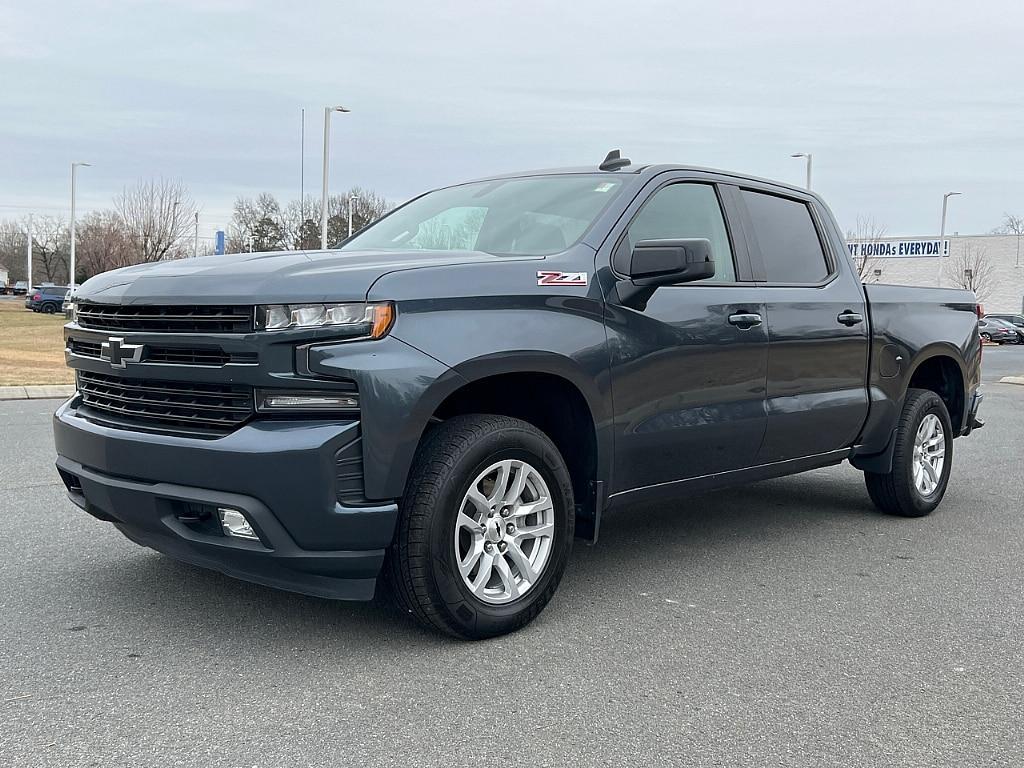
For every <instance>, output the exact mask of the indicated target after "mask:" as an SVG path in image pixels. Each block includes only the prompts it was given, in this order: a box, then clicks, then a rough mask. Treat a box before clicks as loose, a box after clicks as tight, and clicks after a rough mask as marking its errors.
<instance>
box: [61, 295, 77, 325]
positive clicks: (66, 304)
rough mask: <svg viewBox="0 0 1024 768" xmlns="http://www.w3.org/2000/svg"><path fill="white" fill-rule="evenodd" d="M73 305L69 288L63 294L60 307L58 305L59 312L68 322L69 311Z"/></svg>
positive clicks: (69, 317) (72, 296) (72, 297)
mask: <svg viewBox="0 0 1024 768" xmlns="http://www.w3.org/2000/svg"><path fill="white" fill-rule="evenodd" d="M73 305H74V291H72V290H71V289H70V288H69V289H68V290H67V292H66V293H65V294H64V301H63V302H61V305H60V311H61V312H63V313H64V316H65V317H66V318H68V319H69V320H70V319H71V309H72V306H73Z"/></svg>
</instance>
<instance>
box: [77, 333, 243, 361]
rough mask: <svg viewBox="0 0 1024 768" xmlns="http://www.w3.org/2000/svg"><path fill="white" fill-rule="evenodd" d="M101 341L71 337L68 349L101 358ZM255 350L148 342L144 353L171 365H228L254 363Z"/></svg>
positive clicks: (78, 353) (146, 356) (144, 358)
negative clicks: (232, 350) (170, 345)
mask: <svg viewBox="0 0 1024 768" xmlns="http://www.w3.org/2000/svg"><path fill="white" fill-rule="evenodd" d="M101 344H102V342H99V341H88V340H86V339H70V340H69V341H68V351H69V352H71V353H72V354H75V355H78V356H79V357H89V358H93V359H95V360H99V359H100V345H101ZM256 360H257V357H256V353H255V352H225V351H224V350H223V349H219V348H217V347H168V346H161V345H158V344H146V345H145V349H144V351H143V354H142V360H141V362H143V363H167V364H169V365H213V366H217V365H227V364H228V363H243V364H250V365H251V364H253V363H255V362H256Z"/></svg>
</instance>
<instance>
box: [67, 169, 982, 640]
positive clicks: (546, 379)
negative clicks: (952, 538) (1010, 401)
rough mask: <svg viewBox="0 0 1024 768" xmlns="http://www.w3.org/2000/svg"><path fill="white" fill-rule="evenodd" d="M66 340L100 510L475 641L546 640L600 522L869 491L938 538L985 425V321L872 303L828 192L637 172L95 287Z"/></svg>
mask: <svg viewBox="0 0 1024 768" xmlns="http://www.w3.org/2000/svg"><path fill="white" fill-rule="evenodd" d="M65 336H66V339H67V359H68V364H69V365H70V366H71V367H72V368H74V369H75V372H76V376H77V389H78V392H77V394H76V395H75V396H74V397H73V398H72V399H70V400H69V401H68V402H66V403H64V404H63V405H62V406H61V407H60V408H59V410H58V411H57V412H56V414H55V416H54V432H55V438H56V450H57V454H58V456H57V468H58V470H59V472H60V476H61V478H62V479H63V482H64V483H65V485H66V486H67V489H68V493H69V496H70V498H71V499H72V500H73V501H74V502H75V503H76V504H77V505H79V506H80V507H82V508H83V509H85V510H86V511H87V512H88V513H89V514H91V515H93V516H94V517H97V518H99V519H100V520H105V521H109V522H112V523H113V524H114V525H116V527H117V529H118V530H119V531H121V532H122V533H124V534H125V535H126V536H127V537H128V538H129V539H131V540H132V541H134V542H136V543H138V544H141V545H144V546H148V547H152V548H153V549H156V550H158V551H160V552H164V553H166V554H168V555H171V556H173V557H176V558H179V559H181V560H185V561H187V562H190V563H195V564H198V565H202V566H205V567H208V568H214V569H217V570H220V571H222V572H224V573H227V574H229V575H231V576H234V577H237V578H241V579H247V580H251V581H255V582H258V583H260V584H264V585H270V586H275V587H280V588H283V589H290V590H294V591H297V592H302V593H306V594H311V595H317V596H320V597H328V598H337V599H358V600H365V599H369V598H370V597H372V596H373V594H374V590H375V588H376V585H377V579H378V576H383V577H384V578H386V579H387V580H388V581H390V583H391V586H392V589H393V591H394V594H395V595H396V597H397V600H398V601H399V603H400V604H401V605H402V606H403V607H404V609H405V610H406V611H407V612H408V613H409V614H411V615H412V616H414V617H415V618H417V619H418V620H419V621H421V622H423V623H424V624H425V625H427V626H429V627H433V628H435V629H437V630H440V631H443V632H447V633H451V634H453V635H457V636H460V637H465V638H481V637H489V636H493V635H498V634H501V633H505V632H510V631H512V630H515V629H517V628H519V627H522V626H523V625H525V624H526V623H528V622H529V621H531V620H532V619H533V618H534V617H535V616H536V615H537V614H538V613H539V612H540V611H541V610H542V609H543V608H544V606H545V604H546V603H547V602H548V601H549V600H550V598H551V597H552V595H553V594H554V593H555V590H556V587H557V586H558V583H559V581H560V579H561V577H562V574H563V572H564V570H565V568H566V565H567V563H568V560H569V554H570V550H571V547H572V543H573V539H574V537H578V538H580V539H583V540H585V541H587V542H590V543H594V542H596V541H597V538H598V533H599V530H600V521H601V517H602V515H603V514H604V512H606V511H607V510H608V509H611V508H614V507H619V506H625V505H627V504H631V503H637V502H648V501H652V500H659V499H661V500H666V499H679V498H680V497H684V496H686V495H687V494H695V493H702V492H705V491H707V490H710V489H714V488H721V487H725V486H730V485H735V484H737V483H745V482H750V481H754V480H762V479H764V478H769V477H777V476H781V475H788V474H792V473H796V472H803V471H805V470H810V469H816V468H819V467H824V466H828V465H833V464H837V463H840V462H842V461H844V460H849V461H850V462H851V463H852V464H853V465H854V466H855V467H857V468H859V469H861V470H863V471H864V474H865V481H866V485H867V491H868V494H869V495H870V497H871V499H872V500H873V501H874V503H875V505H876V506H877V507H878V508H880V509H881V510H883V511H885V512H888V513H892V514H896V515H903V516H912V517H915V516H921V515H927V514H928V513H930V512H931V511H932V510H934V509H935V508H936V507H937V506H938V505H939V503H940V501H941V500H942V497H943V494H944V493H945V490H946V485H947V483H948V482H949V477H950V468H951V465H952V458H953V454H952V441H953V439H954V438H957V437H960V436H962V435H967V434H970V433H971V431H972V430H974V429H976V428H977V427H979V426H981V422H980V421H979V419H978V418H977V411H978V406H979V403H980V402H981V399H982V395H981V393H980V391H979V386H980V370H979V369H980V362H981V344H980V341H979V336H978V318H977V314H976V299H975V297H974V295H973V294H972V293H970V292H968V291H961V290H952V289H939V288H909V287H903V286H890V285H879V284H870V285H862V284H861V282H860V280H859V279H858V277H857V271H856V270H855V269H854V268H853V265H852V263H851V261H850V259H849V256H848V254H847V248H846V244H845V242H844V239H843V234H842V231H841V230H840V228H839V226H838V225H837V223H836V221H835V219H834V218H833V216H832V214H831V212H830V211H829V209H828V207H827V206H826V205H825V202H824V201H823V200H822V199H821V198H820V197H819V196H818V195H817V194H815V193H813V192H809V191H807V190H805V189H798V188H796V187H791V186H788V185H784V184H779V183H775V182H770V181H764V180H761V179H756V178H751V177H748V176H743V175H739V174H735V173H726V172H719V171H710V170H706V169H697V168H691V167H684V166H673V165H660V166H640V167H632V166H630V165H629V161H628V160H624V159H621V158H619V157H618V156H617V153H611V154H609V157H608V158H606V159H605V161H604V162H603V163H602V164H601V165H600V166H599V167H588V168H580V169H575V170H569V171H565V170H559V171H540V172H532V173H520V174H515V175H511V176H500V177H494V178H489V179H485V180H482V181H476V182H470V183H466V184H459V185H455V186H451V187H447V188H444V189H439V190H435V191H433V192H428V193H427V194H424V195H422V196H420V197H417V198H415V199H414V200H412V201H410V202H408V203H406V204H405V205H404V206H402V207H400V208H398V209H396V210H395V211H393V212H391V213H390V214H388V215H387V216H385V217H384V218H382V219H380V220H379V221H377V222H376V223H374V224H372V225H370V226H369V227H367V228H365V229H364V230H362V231H361V232H359V233H357V234H356V235H354V236H352V237H351V238H349V239H347V240H346V241H344V243H343V244H342V245H341V246H340V247H339V248H338V249H336V250H327V251H322V252H319V253H308V252H298V253H297V252H294V251H292V252H283V253H279V254H274V255H269V254H266V253H260V254H247V253H241V254H234V255H229V256H216V257H210V258H199V259H191V260H187V261H173V262H160V263H155V264H147V265H139V266H134V267H128V268H125V269H120V270H115V271H112V272H107V273H104V274H101V275H97V276H96V277H93V278H92V279H90V280H88V281H87V282H86V283H84V284H83V285H81V286H80V287H79V288H78V290H77V292H76V296H75V310H74V320H73V321H72V322H71V323H69V324H68V325H67V326H66V328H65ZM79 544H80V546H81V547H88V546H89V543H88V541H84V540H83V541H81V542H79ZM612 546H614V544H613V545H612ZM622 567H626V566H622ZM723 567H724V566H723ZM195 599H203V597H202V595H197V596H196V598H195Z"/></svg>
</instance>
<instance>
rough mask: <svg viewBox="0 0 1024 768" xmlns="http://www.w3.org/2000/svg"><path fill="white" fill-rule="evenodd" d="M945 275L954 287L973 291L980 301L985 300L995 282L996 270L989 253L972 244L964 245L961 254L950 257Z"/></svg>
mask: <svg viewBox="0 0 1024 768" xmlns="http://www.w3.org/2000/svg"><path fill="white" fill-rule="evenodd" d="M945 273H946V277H947V278H948V279H949V281H950V282H951V283H953V285H956V286H958V287H960V288H963V289H965V290H968V291H973V292H974V295H975V296H977V297H978V301H984V300H985V298H986V296H988V293H989V291H991V290H992V283H993V281H994V280H995V269H994V267H993V265H992V262H991V261H989V259H988V252H987V251H986V250H985V249H984V248H983V247H981V246H976V245H971V244H970V243H964V244H963V246H962V247H961V249H960V252H959V253H958V254H957V255H956V256H952V257H950V259H949V261H948V262H947V263H946V266H945Z"/></svg>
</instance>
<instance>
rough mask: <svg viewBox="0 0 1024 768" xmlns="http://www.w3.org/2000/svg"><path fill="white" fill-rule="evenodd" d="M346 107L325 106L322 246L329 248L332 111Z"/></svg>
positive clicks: (341, 110)
mask: <svg viewBox="0 0 1024 768" xmlns="http://www.w3.org/2000/svg"><path fill="white" fill-rule="evenodd" d="M348 111H350V110H347V109H345V107H341V106H337V107H324V189H323V194H322V195H321V197H320V248H321V249H323V250H327V172H328V169H329V168H330V161H331V113H332V112H348Z"/></svg>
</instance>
